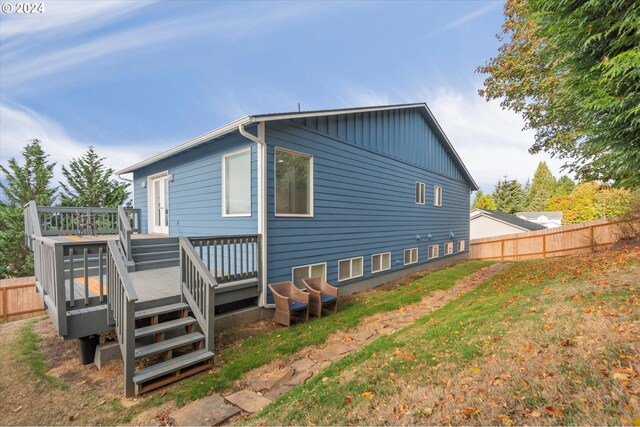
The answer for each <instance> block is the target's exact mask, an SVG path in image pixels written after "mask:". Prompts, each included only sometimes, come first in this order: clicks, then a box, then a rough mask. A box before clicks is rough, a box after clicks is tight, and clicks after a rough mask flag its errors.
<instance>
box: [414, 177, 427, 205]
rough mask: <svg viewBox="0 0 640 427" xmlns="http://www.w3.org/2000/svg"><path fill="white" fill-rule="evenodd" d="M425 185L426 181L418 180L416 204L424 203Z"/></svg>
mask: <svg viewBox="0 0 640 427" xmlns="http://www.w3.org/2000/svg"><path fill="white" fill-rule="evenodd" d="M424 194H425V185H424V182H416V204H417V205H424V200H425V197H424Z"/></svg>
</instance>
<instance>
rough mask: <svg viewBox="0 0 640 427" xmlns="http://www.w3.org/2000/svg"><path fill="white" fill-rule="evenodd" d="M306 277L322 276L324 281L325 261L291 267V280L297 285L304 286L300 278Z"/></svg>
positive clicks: (325, 276)
mask: <svg viewBox="0 0 640 427" xmlns="http://www.w3.org/2000/svg"><path fill="white" fill-rule="evenodd" d="M307 277H322V278H323V279H324V280H325V281H326V280H327V263H326V262H321V263H318V264H309V265H301V266H299V267H293V268H292V269H291V281H292V282H293V283H295V284H296V285H297V286H301V287H302V286H304V283H302V279H306V278H307Z"/></svg>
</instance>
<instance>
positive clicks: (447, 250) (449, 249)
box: [444, 242, 453, 255]
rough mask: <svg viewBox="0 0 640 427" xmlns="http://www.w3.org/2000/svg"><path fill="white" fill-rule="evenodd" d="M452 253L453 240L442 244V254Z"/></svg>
mask: <svg viewBox="0 0 640 427" xmlns="http://www.w3.org/2000/svg"><path fill="white" fill-rule="evenodd" d="M452 253H453V242H448V243H445V244H444V254H445V255H451V254H452Z"/></svg>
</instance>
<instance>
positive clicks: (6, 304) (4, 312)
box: [2, 288, 9, 322]
mask: <svg viewBox="0 0 640 427" xmlns="http://www.w3.org/2000/svg"><path fill="white" fill-rule="evenodd" d="M8 296H9V293H8V292H7V288H2V318H3V319H4V321H5V322H8V321H9V301H7V298H8Z"/></svg>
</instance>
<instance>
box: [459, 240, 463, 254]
mask: <svg viewBox="0 0 640 427" xmlns="http://www.w3.org/2000/svg"><path fill="white" fill-rule="evenodd" d="M458 252H464V240H458Z"/></svg>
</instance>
